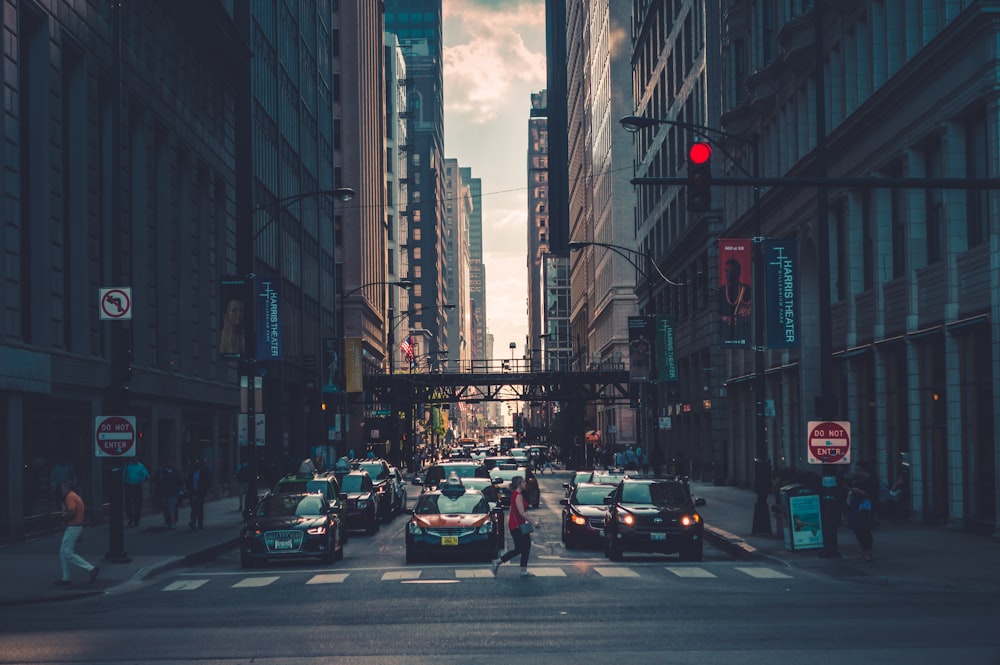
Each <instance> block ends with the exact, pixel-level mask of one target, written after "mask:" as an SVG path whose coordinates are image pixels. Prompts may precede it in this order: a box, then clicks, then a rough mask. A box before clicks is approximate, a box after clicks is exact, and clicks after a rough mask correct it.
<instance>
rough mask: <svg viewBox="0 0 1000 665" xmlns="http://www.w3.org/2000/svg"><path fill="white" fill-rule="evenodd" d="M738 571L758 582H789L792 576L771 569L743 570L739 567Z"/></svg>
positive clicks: (754, 568) (755, 568)
mask: <svg viewBox="0 0 1000 665" xmlns="http://www.w3.org/2000/svg"><path fill="white" fill-rule="evenodd" d="M736 570H738V571H740V572H741V573H745V574H747V575H749V576H750V577H754V578H756V579H758V580H788V579H791V578H792V576H791V575H785V574H784V573H781V572H778V571H777V570H772V569H770V568H757V567H753V568H741V567H739V566H737V568H736Z"/></svg>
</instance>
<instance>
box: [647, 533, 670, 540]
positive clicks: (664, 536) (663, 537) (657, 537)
mask: <svg viewBox="0 0 1000 665" xmlns="http://www.w3.org/2000/svg"><path fill="white" fill-rule="evenodd" d="M649 539H650V540H666V539H667V534H665V533H651V534H649Z"/></svg>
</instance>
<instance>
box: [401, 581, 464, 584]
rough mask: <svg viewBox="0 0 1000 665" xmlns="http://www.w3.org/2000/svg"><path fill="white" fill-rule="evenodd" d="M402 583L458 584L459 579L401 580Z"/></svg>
mask: <svg viewBox="0 0 1000 665" xmlns="http://www.w3.org/2000/svg"><path fill="white" fill-rule="evenodd" d="M399 583H400V584H458V583H459V582H458V580H400V581H399Z"/></svg>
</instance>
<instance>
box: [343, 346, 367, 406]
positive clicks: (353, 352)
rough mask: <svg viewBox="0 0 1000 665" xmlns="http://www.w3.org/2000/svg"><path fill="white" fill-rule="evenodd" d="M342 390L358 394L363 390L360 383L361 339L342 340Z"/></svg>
mask: <svg viewBox="0 0 1000 665" xmlns="http://www.w3.org/2000/svg"><path fill="white" fill-rule="evenodd" d="M344 344H345V347H344V362H345V363H346V364H345V365H344V372H345V377H344V384H345V388H344V390H345V391H346V392H349V393H359V392H361V391H362V390H364V388H363V386H362V381H361V338H360V337H348V338H347V339H345V340H344Z"/></svg>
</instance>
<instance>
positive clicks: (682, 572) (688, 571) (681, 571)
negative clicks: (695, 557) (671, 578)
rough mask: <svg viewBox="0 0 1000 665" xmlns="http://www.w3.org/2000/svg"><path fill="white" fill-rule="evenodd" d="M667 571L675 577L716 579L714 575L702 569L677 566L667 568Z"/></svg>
mask: <svg viewBox="0 0 1000 665" xmlns="http://www.w3.org/2000/svg"><path fill="white" fill-rule="evenodd" d="M667 570H669V571H670V572H671V573H673V574H674V575H676V576H677V577H716V575H715V573H710V572H709V571H707V570H705V569H704V568H687V567H685V568H681V567H679V566H667Z"/></svg>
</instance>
